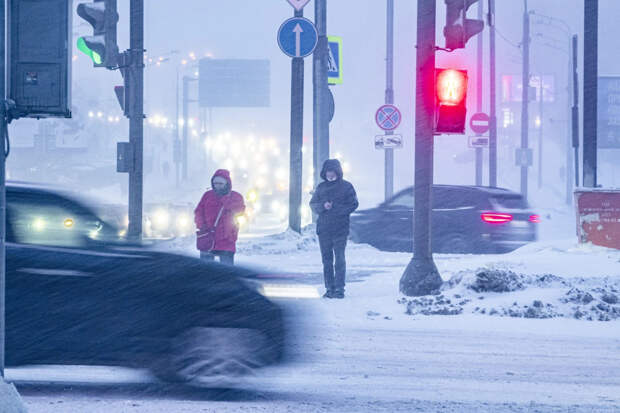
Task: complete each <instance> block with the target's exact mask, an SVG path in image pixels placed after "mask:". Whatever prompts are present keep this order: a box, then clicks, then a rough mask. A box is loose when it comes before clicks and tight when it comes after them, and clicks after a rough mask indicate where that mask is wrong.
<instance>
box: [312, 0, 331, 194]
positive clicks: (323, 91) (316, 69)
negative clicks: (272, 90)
mask: <svg viewBox="0 0 620 413" xmlns="http://www.w3.org/2000/svg"><path fill="white" fill-rule="evenodd" d="M314 20H315V24H316V30H317V32H318V35H319V38H318V43H317V46H316V49H314V54H313V86H314V95H313V103H314V128H313V135H314V155H313V157H314V185H315V186H316V185H318V184H319V180H320V172H321V167H322V166H323V162H325V160H327V159H328V158H329V117H328V112H327V111H328V107H327V106H328V96H327V94H328V93H330V92H329V90H328V88H329V86H328V84H327V54H328V50H327V0H315V2H314Z"/></svg>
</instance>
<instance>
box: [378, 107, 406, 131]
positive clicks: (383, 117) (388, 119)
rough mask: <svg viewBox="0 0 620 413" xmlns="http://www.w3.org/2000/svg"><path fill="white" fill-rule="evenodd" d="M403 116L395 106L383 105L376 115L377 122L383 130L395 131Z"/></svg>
mask: <svg viewBox="0 0 620 413" xmlns="http://www.w3.org/2000/svg"><path fill="white" fill-rule="evenodd" d="M401 118H402V116H401V114H400V111H399V110H398V108H397V107H396V106H394V105H383V106H381V107H380V108H379V109H377V112H376V113H375V121H376V122H377V125H378V126H379V127H380V128H381V129H383V130H394V129H396V128H398V125H400V121H401Z"/></svg>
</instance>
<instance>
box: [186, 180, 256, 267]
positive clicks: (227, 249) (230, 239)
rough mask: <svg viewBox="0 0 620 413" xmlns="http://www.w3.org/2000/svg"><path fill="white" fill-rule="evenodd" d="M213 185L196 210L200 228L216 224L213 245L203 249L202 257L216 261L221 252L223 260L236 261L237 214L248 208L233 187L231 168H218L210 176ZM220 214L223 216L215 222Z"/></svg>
mask: <svg viewBox="0 0 620 413" xmlns="http://www.w3.org/2000/svg"><path fill="white" fill-rule="evenodd" d="M211 187H212V189H211V190H209V191H207V192H205V193H204V195H203V196H202V198H201V199H200V202H199V203H198V206H197V207H196V209H195V210H194V221H195V222H196V228H198V230H199V231H205V230H207V229H209V228H213V227H214V226H215V244H214V245H213V249H212V250H209V251H200V258H202V259H204V260H207V261H213V260H214V259H215V256H218V257H219V258H220V262H221V263H223V264H230V265H233V263H234V256H235V251H236V248H235V244H236V242H237V234H238V233H239V227H238V225H237V221H236V218H237V216H239V215H241V214H243V213H244V212H245V204H244V202H243V196H242V195H241V194H240V193H238V192H235V191H233V190H232V181H231V180H230V172H228V171H227V170H226V169H218V170H217V171H215V174H214V175H213V177H212V178H211ZM220 210H221V213H220ZM218 215H220V218H219V221H218V222H217V225H216V221H217V217H218Z"/></svg>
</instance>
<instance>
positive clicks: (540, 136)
mask: <svg viewBox="0 0 620 413" xmlns="http://www.w3.org/2000/svg"><path fill="white" fill-rule="evenodd" d="M539 81H540V83H539V85H538V86H539V87H540V101H539V102H538V116H539V118H540V125H538V189H541V188H542V184H543V176H542V173H543V136H544V135H543V123H544V122H543V91H544V89H543V75H542V73H540V79H539Z"/></svg>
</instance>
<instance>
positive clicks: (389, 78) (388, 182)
mask: <svg viewBox="0 0 620 413" xmlns="http://www.w3.org/2000/svg"><path fill="white" fill-rule="evenodd" d="M386 30H387V33H386V39H387V44H386V57H385V104H386V105H392V104H394V0H387V28H386ZM385 134H386V135H392V134H394V131H391V130H389V131H386V132H385ZM384 151H385V200H386V201H387V200H388V199H389V198H391V197H392V195H393V194H394V149H392V148H386V149H384Z"/></svg>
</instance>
